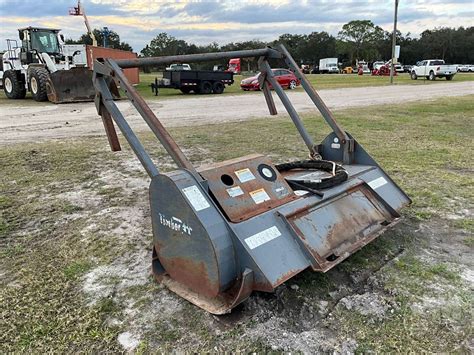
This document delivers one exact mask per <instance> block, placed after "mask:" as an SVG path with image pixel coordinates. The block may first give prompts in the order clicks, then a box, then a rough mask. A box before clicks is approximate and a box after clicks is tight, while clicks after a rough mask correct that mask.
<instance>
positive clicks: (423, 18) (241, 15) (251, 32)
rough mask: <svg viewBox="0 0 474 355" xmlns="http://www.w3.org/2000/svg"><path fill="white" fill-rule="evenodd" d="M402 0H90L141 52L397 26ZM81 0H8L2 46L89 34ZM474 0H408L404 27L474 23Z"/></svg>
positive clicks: (1, 7)
mask: <svg viewBox="0 0 474 355" xmlns="http://www.w3.org/2000/svg"><path fill="white" fill-rule="evenodd" d="M394 1H395V0H367V1H361V0H352V1H349V0H346V1H342V0H299V1H290V0H258V1H257V0H220V1H219V0H217V1H197V0H194V1H190V0H178V1H164V0H128V1H127V0H83V1H82V3H83V5H84V7H85V10H86V13H87V16H88V18H89V22H90V23H91V26H92V27H93V28H101V27H103V26H107V27H109V29H112V30H114V31H116V32H118V34H119V35H120V37H121V40H122V41H124V42H127V43H129V44H130V45H131V46H132V47H133V49H134V51H136V52H139V51H140V50H141V49H142V48H143V47H144V46H145V45H146V44H148V43H149V42H150V41H151V39H152V38H153V37H154V36H156V35H157V34H158V33H160V32H167V33H169V34H170V35H172V36H175V37H177V38H179V39H183V40H185V41H187V42H189V43H195V44H208V43H211V42H217V43H219V44H225V43H229V42H240V41H246V40H253V39H259V40H263V41H270V40H274V39H276V38H277V37H278V36H279V35H280V34H283V33H292V34H308V33H311V32H313V31H327V32H329V33H331V34H333V35H337V33H338V31H339V30H340V29H341V27H342V25H343V24H345V23H347V22H349V21H351V20H372V21H373V22H374V23H375V24H376V25H379V26H381V27H382V28H384V29H386V30H389V31H391V30H392V29H393V11H394ZM76 4H77V1H75V0H36V1H34V0H0V49H5V48H6V44H5V39H7V38H13V39H18V32H17V29H18V28H21V27H26V26H41V27H51V28H60V29H62V32H63V34H64V37H65V38H73V39H77V38H79V37H80V35H81V34H83V33H85V32H86V28H85V25H84V22H83V20H82V17H74V16H69V15H68V9H69V8H70V7H72V6H76ZM473 19H474V0H414V1H410V0H400V3H399V16H398V29H399V30H400V31H401V32H402V33H404V34H405V33H407V32H410V33H411V34H412V35H414V36H417V35H419V34H420V33H421V32H423V31H424V30H425V29H432V28H435V27H439V26H448V27H458V26H465V27H468V26H473V25H474V20H473Z"/></svg>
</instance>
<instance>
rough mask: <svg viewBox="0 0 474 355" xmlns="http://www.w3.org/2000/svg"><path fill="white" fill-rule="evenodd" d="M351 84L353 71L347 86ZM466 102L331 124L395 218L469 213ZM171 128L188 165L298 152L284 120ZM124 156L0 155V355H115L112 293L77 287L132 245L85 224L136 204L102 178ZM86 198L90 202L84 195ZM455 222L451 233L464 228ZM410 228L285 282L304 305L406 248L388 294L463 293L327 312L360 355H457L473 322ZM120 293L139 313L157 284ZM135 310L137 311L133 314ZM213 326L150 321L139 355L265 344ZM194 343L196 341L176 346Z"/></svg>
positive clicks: (101, 223)
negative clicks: (359, 149) (328, 268)
mask: <svg viewBox="0 0 474 355" xmlns="http://www.w3.org/2000/svg"><path fill="white" fill-rule="evenodd" d="M321 77H322V76H321ZM329 79H330V78H329ZM329 79H328V80H329ZM357 79H358V77H357V76H354V80H357ZM360 79H363V78H360ZM331 80H332V79H331ZM334 80H338V79H334ZM364 80H365V79H364ZM328 85H329V84H328ZM341 85H342V84H341ZM473 102H474V97H473V96H472V95H471V96H466V97H458V98H449V99H443V100H436V101H433V102H421V103H413V104H408V105H390V106H387V107H384V109H383V110H381V109H380V108H378V107H367V108H359V109H350V110H344V111H339V112H337V115H336V116H337V118H338V121H339V122H340V123H341V124H342V125H343V127H345V129H346V130H347V131H349V132H351V133H352V134H353V136H354V137H356V139H357V141H358V142H359V143H360V144H362V145H363V146H364V147H365V148H366V150H367V151H368V152H369V154H371V155H372V156H373V157H374V158H375V159H376V160H377V161H378V162H379V163H380V164H381V165H382V166H383V167H384V168H385V170H386V171H387V172H388V173H389V174H390V176H391V177H392V178H393V179H394V180H395V181H396V182H397V183H398V184H399V185H400V186H401V187H402V188H403V189H404V190H405V191H406V192H407V193H408V194H409V196H410V197H411V198H412V199H413V205H412V206H411V207H410V208H408V209H407V210H405V211H404V213H405V215H406V217H408V219H409V220H416V219H421V220H423V221H424V223H429V222H430V221H436V220H439V219H443V218H445V215H446V214H447V213H456V212H457V211H459V209H463V208H468V207H469V201H473V199H474V179H473V175H472V157H471V152H472V151H473V150H474V143H473V140H472V133H471V132H473V131H474V121H473V120H472V117H474V104H473ZM304 122H305V124H306V126H307V127H308V129H309V131H310V133H311V134H312V135H313V136H315V137H316V141H319V140H321V139H323V138H324V136H325V134H327V132H328V129H327V127H326V126H325V125H324V124H323V123H322V122H321V119H320V118H319V117H317V116H316V115H309V114H307V115H305V116H304ZM170 131H171V134H172V136H173V137H175V138H176V140H177V141H178V142H179V144H180V145H181V146H182V147H184V148H185V149H186V151H187V152H189V153H188V155H189V157H190V159H191V160H192V161H194V162H196V163H198V164H199V162H202V161H205V160H207V159H208V158H209V157H212V159H213V160H216V161H219V160H225V159H230V158H235V157H239V156H242V155H245V154H249V153H254V152H258V153H262V154H267V155H269V156H270V157H271V158H272V159H273V161H274V162H275V163H276V162H281V161H285V160H288V159H294V158H304V157H305V155H306V153H305V148H304V145H303V144H302V143H301V142H300V140H299V139H298V135H297V132H296V130H295V128H294V127H293V125H292V123H291V122H290V120H288V119H287V118H285V117H277V118H262V119H255V120H251V121H246V122H238V123H225V124H219V125H207V126H196V127H192V128H189V127H181V128H173V129H171V130H170ZM139 136H140V139H141V140H142V141H143V142H144V144H145V145H146V146H147V148H148V149H149V151H150V153H151V155H152V156H153V157H154V158H155V159H157V162H159V164H158V165H159V166H163V164H160V163H161V162H163V160H164V159H165V156H166V154H165V152H164V150H163V149H161V148H159V147H158V145H157V144H156V140H155V139H154V138H153V136H152V135H151V134H147V133H142V134H139ZM276 137H277V138H276ZM193 147H199V148H200V150H196V149H193ZM130 155H131V152H130V149H129V148H127V147H124V152H123V153H118V154H114V153H111V152H109V151H108V149H107V146H106V139H105V136H104V137H98V138H97V137H96V138H94V137H93V138H87V139H75V140H74V139H71V140H68V142H67V144H64V142H60V141H52V142H45V143H38V144H33V143H32V144H18V145H10V146H3V147H1V148H0V165H1V166H2V174H1V175H0V192H1V193H0V246H1V249H0V250H1V254H0V267H1V269H2V276H1V279H0V281H1V290H0V316H1V318H2V319H3V320H4V321H3V322H2V323H0V351H1V352H2V353H8V352H30V351H34V352H66V351H67V352H75V351H78V352H79V351H84V349H87V351H93V352H99V351H104V352H118V351H121V349H120V347H119V345H118V344H117V340H116V338H117V335H118V334H119V333H120V332H121V331H124V327H125V326H124V325H111V324H110V323H109V322H108V320H109V319H110V318H111V317H118V318H121V317H122V316H123V305H122V304H120V302H116V301H115V300H114V299H110V298H105V299H102V300H101V301H100V302H98V303H96V304H93V305H89V304H88V300H87V298H86V296H85V295H84V293H83V292H82V291H81V287H82V283H83V276H84V275H85V274H86V273H87V272H88V271H90V270H91V269H93V268H94V267H96V266H98V265H103V263H105V262H107V263H110V262H112V261H113V260H115V259H116V258H117V256H118V255H122V254H123V253H127V252H129V251H130V250H131V246H132V245H133V244H134V243H135V241H134V240H131V241H130V244H125V246H126V248H127V249H119V247H118V246H117V243H116V239H114V238H120V239H127V236H126V235H125V236H117V237H114V236H113V235H110V236H107V234H106V236H104V235H102V234H100V233H99V232H95V231H91V232H87V233H85V232H84V229H85V228H86V227H89V226H90V225H91V223H92V222H94V223H96V224H97V226H96V228H97V230H99V231H100V230H103V231H104V233H109V234H110V231H111V230H113V228H115V223H116V222H115V221H108V220H101V215H100V213H99V212H101V211H104V210H106V209H107V208H110V207H111V205H113V206H122V207H123V206H135V203H136V200H137V199H139V198H143V196H145V195H138V196H130V195H127V191H126V190H125V189H120V188H114V187H110V186H104V182H103V178H101V176H102V175H101V174H102V173H103V171H104V170H105V167H107V168H111V169H114V171H117V174H118V176H117V177H115V178H114V180H120V176H121V175H120V174H121V173H122V174H125V173H123V172H122V170H121V169H123V168H122V167H121V165H120V161H121V160H122V159H125V158H124V157H130ZM166 162H168V160H166ZM168 169H169V168H168ZM137 176H144V175H143V174H141V175H140V174H138V175H137ZM65 191H69V192H77V191H85V192H87V193H92V194H94V196H99V197H100V198H101V202H100V203H99V205H97V206H95V207H91V208H89V207H88V208H84V207H81V206H78V205H77V204H75V203H74V202H71V201H69V200H67V199H65V198H64V197H63V195H62V194H63V193H64V192H65ZM83 199H84V200H87V195H86V197H84V198H83ZM142 202H143V201H142ZM102 218H104V217H103V216H102ZM146 218H149V217H148V216H147V217H146ZM457 223H458V224H456V225H454V226H453V227H455V228H459V229H462V230H464V231H466V232H469V231H471V232H472V223H471V222H469V221H463V222H457ZM147 233H149V234H151V231H149V232H147ZM415 234H416V232H414V231H413V230H412V231H410V232H407V233H405V232H404V231H403V230H398V231H397V232H393V233H392V234H390V235H389V236H384V237H382V238H379V239H377V240H376V241H375V242H374V243H372V244H370V245H369V246H367V247H365V248H363V249H362V250H361V251H359V252H358V253H357V254H355V255H354V256H353V257H352V258H350V259H348V260H347V261H346V262H344V263H342V264H341V265H340V266H339V267H338V268H336V270H334V272H333V273H328V274H311V273H305V274H301V276H299V278H298V279H295V281H294V282H296V283H298V284H299V285H300V286H301V290H302V291H304V292H305V295H306V296H305V297H309V298H311V295H312V294H313V293H317V292H321V293H322V294H324V297H329V296H328V294H329V292H331V291H333V290H334V285H335V283H337V282H341V281H338V278H339V277H340V276H341V275H342V276H344V275H345V277H348V275H350V274H351V273H354V272H356V271H365V272H368V273H371V272H372V271H373V270H377V269H378V268H380V267H381V266H383V265H385V263H386V260H384V258H385V256H387V257H388V259H391V258H393V257H395V256H396V255H397V253H399V250H400V243H404V245H403V247H404V248H406V249H407V250H408V251H409V252H410V253H411V254H410V253H408V255H406V256H403V257H400V258H399V259H398V261H395V262H394V263H392V264H391V266H387V268H388V270H389V272H388V275H390V273H393V274H395V275H396V276H397V278H396V280H395V281H396V282H392V283H390V282H388V283H387V285H386V287H387V289H389V290H391V291H390V292H392V291H393V292H395V291H394V290H395V289H397V288H406V289H407V290H408V292H409V293H410V294H411V295H412V296H413V297H415V298H414V299H416V297H420V294H421V295H422V294H424V293H428V292H429V288H428V285H427V284H425V281H426V282H428V281H429V282H437V283H439V284H440V285H444V286H443V287H448V286H449V285H457V287H458V288H459V292H457V291H456V292H457V293H456V294H455V295H456V297H460V298H461V299H462V302H461V303H460V304H459V306H452V307H453V308H452V309H449V310H445V312H444V313H442V314H441V315H440V314H439V313H433V314H431V313H430V314H426V315H423V314H419V313H417V312H414V311H413V309H412V307H411V306H412V302H413V299H412V298H407V296H406V295H402V296H396V295H395V296H393V297H394V298H395V300H396V301H397V302H398V303H399V304H400V306H399V307H398V308H397V310H396V312H395V313H394V314H393V315H391V316H390V317H389V318H388V319H387V320H385V321H383V322H382V323H378V324H372V323H370V322H369V320H368V319H367V318H366V317H363V316H358V315H356V314H354V313H353V312H348V311H344V310H342V311H338V312H336V314H335V317H336V321H337V326H336V328H335V329H333V330H332V332H333V333H334V334H338V336H340V337H341V339H343V338H347V337H350V338H355V339H356V340H357V342H358V344H359V349H358V350H360V351H361V352H362V351H368V350H371V351H375V352H388V351H393V352H418V351H419V352H426V351H430V352H431V351H433V352H444V351H452V350H454V351H462V350H459V349H460V344H461V343H462V341H464V339H466V337H467V334H468V332H469V326H470V325H469V324H468V322H467V321H466V316H465V311H466V309H468V308H469V307H472V299H471V298H470V297H469V296H466V295H464V294H463V293H462V292H463V288H462V287H461V285H462V281H461V280H460V277H459V275H458V271H457V270H456V269H453V268H452V267H451V266H450V265H449V264H447V263H445V262H442V261H440V262H435V263H432V264H425V263H423V262H422V261H420V260H419V259H417V258H415V257H413V252H414V250H415V249H416V248H417V247H419V246H417V245H418V244H417V243H418V242H417V238H416V235H415ZM464 245H465V246H466V247H471V248H472V237H469V236H468V237H466V238H464ZM144 272H145V271H144ZM115 281H118V280H115ZM291 282H293V281H291ZM415 288H418V291H416V290H415ZM130 292H131V293H130V294H129V295H128V297H138V295H141V297H139V299H140V302H141V303H142V304H143V305H144V306H146V305H149V304H150V302H151V301H150V300H152V299H153V297H160V293H158V292H159V287H158V286H156V285H155V284H153V283H150V284H147V285H146V286H144V287H135V288H133V289H132V288H131V289H130ZM390 297H392V296H390ZM304 302H310V301H307V300H305V298H304V297H299V298H298V300H297V303H295V304H296V305H302V304H303V303H304ZM290 307H291V306H290ZM294 307H295V309H294V310H293V311H294V312H296V313H294V314H298V313H297V312H299V308H298V307H299V306H298V307H297V306H294ZM143 309H144V310H146V309H147V308H143ZM448 311H449V312H448ZM463 312H464V313H463ZM145 313H146V312H145ZM463 314H464V316H463ZM146 316H147V314H143V313H142V312H139V313H137V314H136V315H135V317H138V318H140V317H141V318H146ZM210 319H211V317H209V316H207V315H205V314H203V312H201V311H197V310H196V309H195V308H194V307H192V306H186V307H184V309H183V310H182V311H180V312H176V313H174V314H173V316H172V317H171V318H170V317H169V318H168V319H167V321H163V320H160V319H158V320H157V319H151V320H149V322H150V324H153V327H152V328H150V329H149V330H148V331H146V332H145V333H144V338H143V339H141V341H142V342H141V345H140V346H139V352H149V351H155V350H156V351H167V350H172V349H173V348H174V345H175V344H176V341H177V339H180V343H179V344H180V346H182V347H183V348H185V349H188V350H192V351H209V350H210V349H213V348H214V346H219V347H220V348H221V347H223V346H224V347H227V348H228V349H232V348H238V349H240V350H241V351H246V352H248V351H252V350H255V349H260V350H262V349H263V350H268V349H267V348H265V345H264V344H262V343H261V342H259V341H257V340H248V339H246V338H243V337H242V336H241V334H242V332H249V331H251V330H252V327H254V326H255V320H253V319H251V320H249V321H245V320H244V321H242V322H241V323H240V324H239V325H235V326H232V327H229V328H228V329H224V330H222V331H221V335H216V333H215V330H214V327H215V325H213V323H212V322H211V321H210ZM167 322H172V323H167ZM452 329H455V330H456V331H452ZM157 334H158V335H157ZM157 336H158V338H157ZM193 337H194V338H193ZM195 338H197V339H200V342H198V343H197V344H196V343H193V342H190V343H189V344H186V342H187V340H189V339H195ZM157 339H158V340H159V341H157ZM151 349H153V350H151Z"/></svg>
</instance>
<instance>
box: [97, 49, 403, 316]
mask: <svg viewBox="0 0 474 355" xmlns="http://www.w3.org/2000/svg"><path fill="white" fill-rule="evenodd" d="M251 57H258V58H259V61H258V63H259V66H260V70H261V72H262V75H261V77H260V85H261V89H262V91H263V94H264V98H265V101H266V103H267V105H268V109H269V111H270V114H277V111H276V105H275V103H274V102H273V96H272V94H271V92H270V87H271V88H273V90H274V91H275V93H276V94H277V96H278V97H279V98H280V100H281V102H282V103H283V106H284V107H285V109H286V110H287V112H288V114H289V116H290V118H291V120H292V121H293V123H294V125H295V128H296V129H297V130H298V132H299V133H300V136H301V138H302V140H303V142H304V143H305V145H306V147H307V148H308V150H309V157H310V158H309V159H308V158H303V159H304V160H297V161H292V162H288V163H283V164H274V163H273V162H272V161H271V160H270V158H269V157H267V156H264V155H260V154H252V155H248V156H243V157H239V158H235V159H232V160H227V161H223V162H217V163H214V164H211V165H208V166H202V167H199V168H195V167H194V166H193V164H192V163H191V162H190V161H189V160H188V159H187V158H186V156H185V155H184V152H183V151H182V150H181V149H180V148H179V146H178V145H177V144H176V142H175V141H174V140H173V138H172V137H171V136H170V134H169V133H168V132H167V130H166V128H165V127H164V126H163V125H162V124H161V122H160V121H159V119H158V118H157V117H156V116H155V114H154V113H153V111H152V110H151V109H150V107H149V106H148V105H147V104H146V102H145V101H144V100H143V99H142V98H141V97H140V96H139V94H138V92H137V91H136V89H135V88H134V87H133V86H132V85H131V84H130V83H129V82H128V81H127V79H126V77H125V75H124V73H123V71H122V69H124V68H130V67H144V66H147V65H148V66H151V65H166V64H171V63H175V62H186V63H191V62H193V60H195V61H196V62H202V61H214V60H217V59H230V58H251ZM269 59H280V60H284V61H285V62H286V64H287V65H288V67H289V68H290V69H291V70H292V71H293V72H294V73H295V75H296V76H297V78H298V79H299V80H300V81H301V85H302V86H303V88H304V90H305V91H306V93H307V94H308V96H309V97H310V99H311V100H312V101H313V103H314V104H315V106H316V107H317V108H318V110H319V111H320V113H321V115H322V117H323V118H324V119H325V120H326V122H327V123H328V125H329V126H330V127H331V128H332V132H331V133H330V134H329V135H328V136H327V137H326V138H325V139H324V140H323V141H322V142H321V143H320V144H315V142H314V141H313V139H312V138H311V136H310V135H309V133H308V131H306V128H305V127H304V124H303V122H302V121H301V119H300V117H299V116H298V113H297V112H296V110H295V109H294V107H293V105H292V104H291V102H290V100H289V98H288V96H287V95H286V93H285V91H284V90H283V89H282V87H281V86H280V84H279V83H278V81H277V80H276V79H275V77H274V75H273V71H272V69H271V67H270V64H269ZM94 71H95V74H96V75H95V76H94V86H95V88H96V90H97V93H98V95H96V98H97V99H96V101H95V103H96V107H97V110H98V113H99V114H100V115H101V116H102V121H103V123H104V127H105V130H106V133H107V137H108V139H109V143H110V145H111V148H112V150H120V144H119V141H118V136H117V134H116V132H115V128H114V127H115V125H114V122H115V124H116V125H117V126H118V127H119V128H120V130H121V132H122V134H123V136H124V137H125V138H126V140H127V141H128V143H129V144H130V145H131V147H132V149H133V151H134V152H135V154H136V155H137V157H138V159H139V160H140V162H141V163H142V165H143V167H144V168H145V170H146V171H147V173H148V175H149V176H150V178H151V183H150V189H149V199H150V211H151V220H152V227H153V250H152V271H153V274H154V276H155V278H156V280H158V281H159V282H162V283H163V284H164V285H165V286H166V287H168V288H169V289H170V290H171V291H173V292H175V293H176V294H178V295H180V296H181V297H183V298H185V299H186V300H188V301H189V302H191V303H193V304H195V305H196V306H198V307H200V308H203V309H205V310H207V311H208V312H211V313H213V314H224V313H228V312H230V311H231V310H232V309H233V308H234V307H235V306H236V305H238V304H239V303H241V302H243V301H244V300H245V299H247V298H248V297H250V295H251V293H252V292H253V291H262V292H273V291H274V290H275V288H276V287H278V286H279V285H281V284H283V283H284V282H286V281H288V280H289V279H290V278H292V277H293V276H295V275H296V274H298V273H300V272H302V271H303V270H307V269H309V270H312V271H316V272H326V271H328V270H330V269H331V268H333V267H335V266H336V265H338V264H339V263H340V262H342V261H343V260H345V259H347V258H349V257H350V256H351V255H352V254H353V253H355V252H356V251H357V250H359V249H360V248H362V247H364V246H365V245H366V244H368V243H370V242H371V241H372V240H374V239H375V238H377V237H378V236H379V235H380V234H381V233H383V232H384V231H386V230H387V229H388V228H390V227H392V226H395V225H396V224H397V223H398V222H399V221H400V218H401V214H400V211H401V210H402V209H403V208H404V207H405V206H407V205H408V204H410V203H411V201H410V198H409V197H408V196H407V195H406V194H405V193H404V192H403V190H402V189H401V188H400V187H399V186H398V185H397V184H396V183H395V182H394V181H393V180H392V179H391V178H390V177H389V176H388V174H387V173H386V172H385V171H384V170H383V169H382V168H381V167H380V166H379V165H378V164H377V162H376V161H375V160H374V159H373V158H372V157H371V156H370V155H369V153H368V152H366V151H365V150H364V148H363V147H362V146H361V144H359V143H358V142H357V141H356V139H355V138H354V137H352V136H351V135H350V134H349V133H347V132H345V131H344V130H343V129H342V128H341V127H340V126H339V124H338V123H337V122H336V120H335V118H334V117H333V115H332V113H331V112H330V111H329V109H328V108H327V106H326V105H325V104H324V102H323V101H322V100H321V98H320V97H319V95H318V94H317V92H316V91H315V90H314V88H313V87H312V86H311V84H310V83H309V81H308V80H307V78H306V77H305V76H304V75H303V74H302V73H301V71H300V70H299V68H298V65H297V64H296V63H295V61H294V60H293V58H292V57H291V55H290V54H289V53H288V51H287V50H286V49H285V47H283V46H282V45H280V46H279V47H278V48H277V49H273V48H269V47H267V48H265V49H254V50H247V51H233V52H221V53H208V54H192V55H184V56H170V57H157V58H138V59H133V60H125V59H123V60H117V61H114V60H112V59H106V60H105V61H104V62H95V64H94ZM111 78H113V79H114V80H115V81H116V82H118V83H119V84H120V86H121V88H122V89H123V91H124V93H125V94H126V95H127V97H128V98H129V99H130V103H131V104H132V105H133V106H134V107H135V108H136V110H137V111H138V113H139V114H140V115H141V116H142V118H143V119H144V120H145V121H146V123H147V124H148V126H149V127H150V128H151V130H152V131H153V133H154V134H155V136H156V137H157V139H158V140H159V141H160V142H161V143H162V145H163V146H164V148H165V149H166V151H167V152H168V154H169V155H170V156H171V158H172V159H173V160H174V162H175V163H176V165H177V166H178V169H177V170H175V171H171V172H160V171H159V170H158V168H157V167H156V165H155V163H154V162H153V160H152V159H151V157H150V156H149V155H148V153H147V151H146V150H145V148H144V147H143V145H142V144H141V142H140V141H139V139H138V137H137V136H136V135H135V134H134V133H133V131H132V129H131V127H130V126H129V125H128V123H127V120H126V119H125V117H124V116H123V114H122V113H121V112H120V109H119V107H118V106H117V105H116V104H115V102H114V101H113V100H112V99H113V96H112V92H111V90H110V88H109V85H108V83H107V80H110V79H111ZM112 120H113V121H112ZM242 134H243V135H244V134H245V132H243V133H242ZM278 138H279V137H275V139H278ZM238 143H239V142H238V141H237V142H232V144H233V145H235V144H238ZM307 154H308V152H301V156H302V157H307Z"/></svg>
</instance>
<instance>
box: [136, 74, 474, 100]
mask: <svg viewBox="0 0 474 355" xmlns="http://www.w3.org/2000/svg"><path fill="white" fill-rule="evenodd" d="M155 77H158V78H161V72H158V73H150V74H144V73H140V84H138V86H137V89H138V91H139V92H140V94H141V95H142V96H143V97H146V98H149V99H157V100H159V99H160V98H168V97H173V98H178V97H193V96H194V95H193V94H190V95H183V94H182V93H181V91H179V90H174V89H160V93H159V96H158V97H156V96H154V94H153V93H152V91H151V88H150V84H151V83H153V82H154V80H155ZM246 77H248V75H246V76H242V75H235V76H234V81H235V82H234V84H233V85H231V86H228V87H226V89H225V91H224V94H223V95H235V94H245V95H252V94H254V92H248V91H242V90H241V89H240V81H241V80H242V79H244V78H246ZM306 77H307V78H308V79H309V81H310V83H311V84H312V85H313V86H314V87H315V88H316V89H318V90H320V89H339V88H348V87H366V86H386V85H389V77H381V76H371V75H363V76H359V75H355V74H339V75H337V74H307V75H306ZM445 81H446V80H445V79H437V80H436V81H434V82H433V81H429V80H421V79H419V80H416V81H415V80H411V79H410V76H409V75H408V74H407V73H403V74H400V75H399V76H397V77H395V79H394V82H395V84H396V85H432V84H436V83H438V82H445ZM460 81H474V75H472V74H469V73H458V74H456V75H455V77H454V79H453V81H452V82H460ZM296 90H297V91H302V90H303V89H302V88H298V89H296Z"/></svg>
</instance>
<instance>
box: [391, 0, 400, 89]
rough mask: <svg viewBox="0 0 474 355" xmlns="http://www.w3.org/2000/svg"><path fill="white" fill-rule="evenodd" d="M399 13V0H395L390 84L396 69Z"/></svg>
mask: <svg viewBox="0 0 474 355" xmlns="http://www.w3.org/2000/svg"><path fill="white" fill-rule="evenodd" d="M397 15H398V0H395V15H394V16H393V35H392V61H391V63H390V84H393V73H394V71H395V46H396V44H397Z"/></svg>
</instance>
